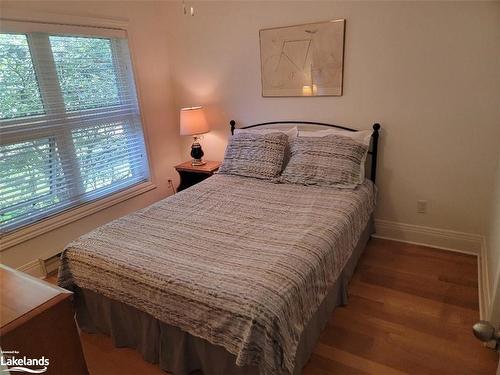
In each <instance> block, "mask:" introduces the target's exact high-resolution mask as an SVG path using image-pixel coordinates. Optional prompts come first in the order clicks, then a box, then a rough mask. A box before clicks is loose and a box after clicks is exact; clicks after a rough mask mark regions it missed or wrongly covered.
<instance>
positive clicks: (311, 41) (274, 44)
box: [259, 19, 345, 97]
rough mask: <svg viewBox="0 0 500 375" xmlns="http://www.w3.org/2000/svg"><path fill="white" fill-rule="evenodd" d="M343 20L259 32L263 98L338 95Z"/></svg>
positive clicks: (339, 90)
mask: <svg viewBox="0 0 500 375" xmlns="http://www.w3.org/2000/svg"><path fill="white" fill-rule="evenodd" d="M344 34H345V19H339V20H333V21H327V22H317V23H308V24H304V25H295V26H286V27H276V28H271V29H263V30H260V32H259V36H260V64H261V76H262V96H265V97H266V96H341V95H342V78H343V77H342V75H343V69H344Z"/></svg>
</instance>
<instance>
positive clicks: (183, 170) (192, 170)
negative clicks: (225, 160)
mask: <svg viewBox="0 0 500 375" xmlns="http://www.w3.org/2000/svg"><path fill="white" fill-rule="evenodd" d="M220 164H221V163H220V162H218V161H207V163H206V164H204V165H191V161H187V162H185V163H182V164H179V165H176V166H175V170H176V171H177V172H178V173H179V176H180V177H181V183H180V185H179V187H178V188H177V191H181V190H184V189H187V188H188V187H190V186H193V185H196V184H197V183H198V182H201V181H203V180H204V179H206V178H208V177H210V176H212V175H213V174H214V172H215V171H217V169H219V167H220Z"/></svg>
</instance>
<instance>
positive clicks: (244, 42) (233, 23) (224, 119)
mask: <svg viewBox="0 0 500 375" xmlns="http://www.w3.org/2000/svg"><path fill="white" fill-rule="evenodd" d="M187 4H188V5H193V6H194V8H195V11H196V15H195V16H194V17H189V16H188V17H186V16H183V15H182V9H181V5H180V3H175V2H173V3H169V4H168V12H167V24H168V31H169V39H168V45H169V49H170V50H171V51H172V54H171V60H170V63H171V71H172V82H173V84H174V88H173V90H174V92H175V100H176V105H177V107H181V106H185V105H195V104H201V105H204V106H206V107H207V109H208V113H209V120H210V123H211V124H212V126H213V127H214V131H213V132H211V133H210V134H208V135H207V136H206V137H205V139H204V141H203V142H204V150H205V152H206V156H207V157H208V158H212V159H221V158H222V156H223V151H224V147H225V144H226V141H227V137H228V134H229V130H228V125H227V123H228V121H229V120H230V119H235V120H237V122H239V123H240V124H249V123H256V122H260V121H264V120H283V119H294V120H317V121H325V122H333V123H337V124H344V125H351V126H353V127H356V128H369V127H371V125H372V123H374V122H380V123H381V124H382V127H383V133H382V137H381V139H382V144H381V150H380V153H381V158H380V161H379V163H380V164H379V171H378V173H379V175H378V185H379V187H380V196H379V205H378V208H377V213H376V217H377V218H378V219H385V220H390V221H394V222H399V223H407V224H414V225H421V226H428V227H433V228H442V229H449V230H454V231H459V232H466V233H474V234H483V233H484V228H486V224H487V223H486V217H487V212H488V207H489V202H490V196H491V186H492V183H493V170H494V168H495V163H496V160H495V157H494V155H496V149H497V147H498V146H497V141H496V140H497V139H498V138H499V137H500V129H499V124H500V116H499V112H498V102H499V92H500V84H499V81H500V72H499V61H500V46H499V41H498V37H497V35H498V30H499V28H500V22H499V14H500V3H498V2H497V3H483V2H472V3H467V2H385V3H384V2H354V1H353V2H327V1H288V2H280V1H278V2H272V1H268V2H255V1H246V2H245V1H237V2H204V1H201V2H194V1H193V2H187ZM337 18H345V19H346V20H347V26H346V42H345V63H344V95H343V96H342V97H323V98H311V97H308V98H263V97H262V96H261V82H260V57H259V29H261V28H268V27H274V26H286V25H293V24H301V23H305V22H315V21H321V20H329V19H337ZM188 143H189V140H186V141H185V147H187V146H188ZM419 199H424V200H428V202H429V207H428V213H427V214H417V213H416V201H417V200H419Z"/></svg>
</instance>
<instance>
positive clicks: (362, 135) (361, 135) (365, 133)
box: [298, 129, 373, 183]
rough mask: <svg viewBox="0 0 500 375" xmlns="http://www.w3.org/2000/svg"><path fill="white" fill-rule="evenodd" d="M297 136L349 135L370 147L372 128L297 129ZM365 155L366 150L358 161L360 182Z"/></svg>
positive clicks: (363, 170) (363, 176) (362, 177)
mask: <svg viewBox="0 0 500 375" xmlns="http://www.w3.org/2000/svg"><path fill="white" fill-rule="evenodd" d="M298 133H299V134H298V136H299V137H324V136H326V135H342V136H344V137H349V138H352V139H355V140H356V141H358V142H360V143H362V144H364V145H366V146H367V147H368V148H369V147H370V141H371V139H372V134H373V130H359V131H355V132H352V131H349V130H341V129H324V130H317V131H302V130H301V131H299V132H298ZM366 155H368V150H367V152H366V154H365V157H364V158H363V160H361V162H360V168H361V176H360V182H359V183H362V182H363V181H364V180H365V164H366Z"/></svg>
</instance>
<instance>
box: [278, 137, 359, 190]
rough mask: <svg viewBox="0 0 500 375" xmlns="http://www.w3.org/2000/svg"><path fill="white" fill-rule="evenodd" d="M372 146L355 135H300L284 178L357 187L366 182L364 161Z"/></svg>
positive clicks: (283, 180) (313, 183)
mask: <svg viewBox="0 0 500 375" xmlns="http://www.w3.org/2000/svg"><path fill="white" fill-rule="evenodd" d="M367 152H368V146H367V145H366V144H363V143H360V142H358V141H357V140H355V139H353V138H352V137H345V136H343V135H333V134H332V135H327V136H324V137H297V138H296V139H295V140H294V141H293V143H292V145H291V153H292V154H291V158H290V161H289V162H288V165H287V166H286V168H285V170H284V171H283V174H282V176H281V179H280V181H281V182H289V183H294V184H302V185H322V186H325V185H326V186H328V185H334V186H336V187H341V188H354V187H356V186H357V185H359V184H360V183H362V182H363V179H362V176H363V174H362V171H364V165H363V166H362V165H361V162H362V160H363V159H364V158H366V153H367Z"/></svg>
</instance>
